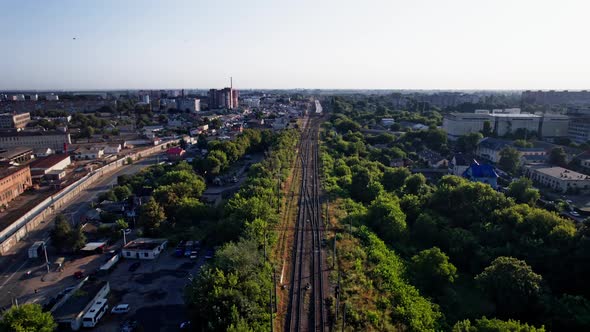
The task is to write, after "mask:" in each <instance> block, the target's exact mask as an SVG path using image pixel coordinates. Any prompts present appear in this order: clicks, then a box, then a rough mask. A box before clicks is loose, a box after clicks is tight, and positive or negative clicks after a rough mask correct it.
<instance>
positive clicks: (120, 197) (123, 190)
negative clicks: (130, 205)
mask: <svg viewBox="0 0 590 332" xmlns="http://www.w3.org/2000/svg"><path fill="white" fill-rule="evenodd" d="M113 194H114V195H115V197H116V198H117V201H119V202H122V201H124V200H126V199H127V198H129V196H131V194H132V192H131V189H129V187H127V186H116V187H115V188H113Z"/></svg>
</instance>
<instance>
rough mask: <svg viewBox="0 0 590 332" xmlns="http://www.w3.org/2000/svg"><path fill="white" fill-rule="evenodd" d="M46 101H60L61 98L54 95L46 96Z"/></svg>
mask: <svg viewBox="0 0 590 332" xmlns="http://www.w3.org/2000/svg"><path fill="white" fill-rule="evenodd" d="M45 99H47V101H58V100H59V96H58V95H55V94H53V93H52V94H49V95H46V96H45Z"/></svg>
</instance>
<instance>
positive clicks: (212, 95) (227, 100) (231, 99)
mask: <svg viewBox="0 0 590 332" xmlns="http://www.w3.org/2000/svg"><path fill="white" fill-rule="evenodd" d="M229 84H230V87H229V88H223V89H221V90H217V89H211V90H209V108H210V109H218V108H227V109H230V110H231V109H234V108H238V97H239V92H238V90H234V88H233V78H231V77H230V82H229Z"/></svg>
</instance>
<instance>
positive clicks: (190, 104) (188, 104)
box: [176, 98, 201, 113]
mask: <svg viewBox="0 0 590 332" xmlns="http://www.w3.org/2000/svg"><path fill="white" fill-rule="evenodd" d="M176 108H177V109H179V110H181V111H188V112H192V113H194V112H199V111H201V101H200V100H199V99H196V98H180V99H176Z"/></svg>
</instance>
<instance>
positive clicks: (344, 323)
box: [342, 303, 346, 332]
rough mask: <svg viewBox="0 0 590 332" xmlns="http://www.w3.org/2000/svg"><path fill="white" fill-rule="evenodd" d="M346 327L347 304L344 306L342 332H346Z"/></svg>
mask: <svg viewBox="0 0 590 332" xmlns="http://www.w3.org/2000/svg"><path fill="white" fill-rule="evenodd" d="M345 327H346V303H344V305H343V306H342V332H344V328H345Z"/></svg>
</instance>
